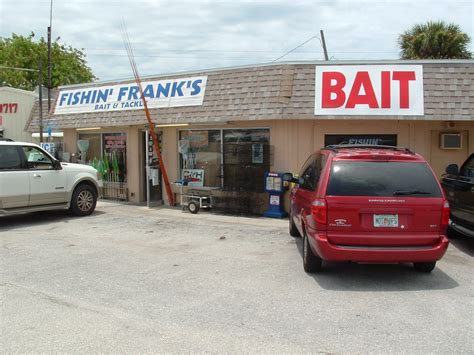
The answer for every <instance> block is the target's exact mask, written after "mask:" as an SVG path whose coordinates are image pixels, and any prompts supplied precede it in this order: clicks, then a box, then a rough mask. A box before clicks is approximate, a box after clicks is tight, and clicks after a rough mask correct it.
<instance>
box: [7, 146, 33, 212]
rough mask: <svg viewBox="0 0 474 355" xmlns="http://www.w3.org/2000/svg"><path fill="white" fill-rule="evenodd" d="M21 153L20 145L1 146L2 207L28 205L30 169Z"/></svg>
mask: <svg viewBox="0 0 474 355" xmlns="http://www.w3.org/2000/svg"><path fill="white" fill-rule="evenodd" d="M21 154H22V153H21V149H20V148H19V147H18V146H14V145H1V146H0V209H8V208H20V207H27V206H28V201H29V196H30V179H29V171H28V169H26V166H25V162H24V160H23V159H22V156H21Z"/></svg>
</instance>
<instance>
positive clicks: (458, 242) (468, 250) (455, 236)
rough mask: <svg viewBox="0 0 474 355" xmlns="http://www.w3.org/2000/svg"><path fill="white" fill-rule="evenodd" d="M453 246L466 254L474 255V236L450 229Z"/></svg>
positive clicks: (450, 239)
mask: <svg viewBox="0 0 474 355" xmlns="http://www.w3.org/2000/svg"><path fill="white" fill-rule="evenodd" d="M448 238H449V242H450V243H451V247H456V248H458V249H459V250H460V251H461V252H463V253H464V254H467V255H469V256H471V257H474V238H470V237H467V236H465V235H462V234H460V233H457V232H455V231H452V230H450V231H449V233H448Z"/></svg>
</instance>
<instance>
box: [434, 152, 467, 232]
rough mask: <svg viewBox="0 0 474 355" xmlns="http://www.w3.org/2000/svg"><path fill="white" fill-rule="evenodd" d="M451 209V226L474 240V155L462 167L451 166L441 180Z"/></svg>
mask: <svg viewBox="0 0 474 355" xmlns="http://www.w3.org/2000/svg"><path fill="white" fill-rule="evenodd" d="M441 184H442V185H443V188H444V191H445V193H446V197H447V198H448V201H449V205H450V207H451V216H450V219H449V226H450V227H451V228H452V229H453V230H455V231H456V232H459V233H461V234H463V235H466V236H468V237H471V238H474V153H473V154H471V156H470V157H469V158H467V160H466V161H465V162H464V164H463V165H462V166H461V169H459V167H458V166H457V164H450V165H448V166H447V168H446V175H444V176H443V178H442V180H441Z"/></svg>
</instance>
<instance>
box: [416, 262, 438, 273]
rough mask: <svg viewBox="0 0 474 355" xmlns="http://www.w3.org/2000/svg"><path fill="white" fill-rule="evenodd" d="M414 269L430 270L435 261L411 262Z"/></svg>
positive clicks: (433, 266)
mask: <svg viewBox="0 0 474 355" xmlns="http://www.w3.org/2000/svg"><path fill="white" fill-rule="evenodd" d="M413 266H414V267H415V270H416V271H420V272H431V271H433V269H434V268H435V266H436V261H433V262H429V263H413Z"/></svg>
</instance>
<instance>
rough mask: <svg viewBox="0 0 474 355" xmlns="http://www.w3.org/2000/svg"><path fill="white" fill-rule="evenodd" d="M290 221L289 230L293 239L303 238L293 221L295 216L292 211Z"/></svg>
mask: <svg viewBox="0 0 474 355" xmlns="http://www.w3.org/2000/svg"><path fill="white" fill-rule="evenodd" d="M289 218H290V221H289V227H290V228H289V229H290V235H291V236H292V237H300V238H301V234H300V232H299V230H298V228H296V225H295V222H294V221H293V214H292V213H291V211H290V217H289Z"/></svg>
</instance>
